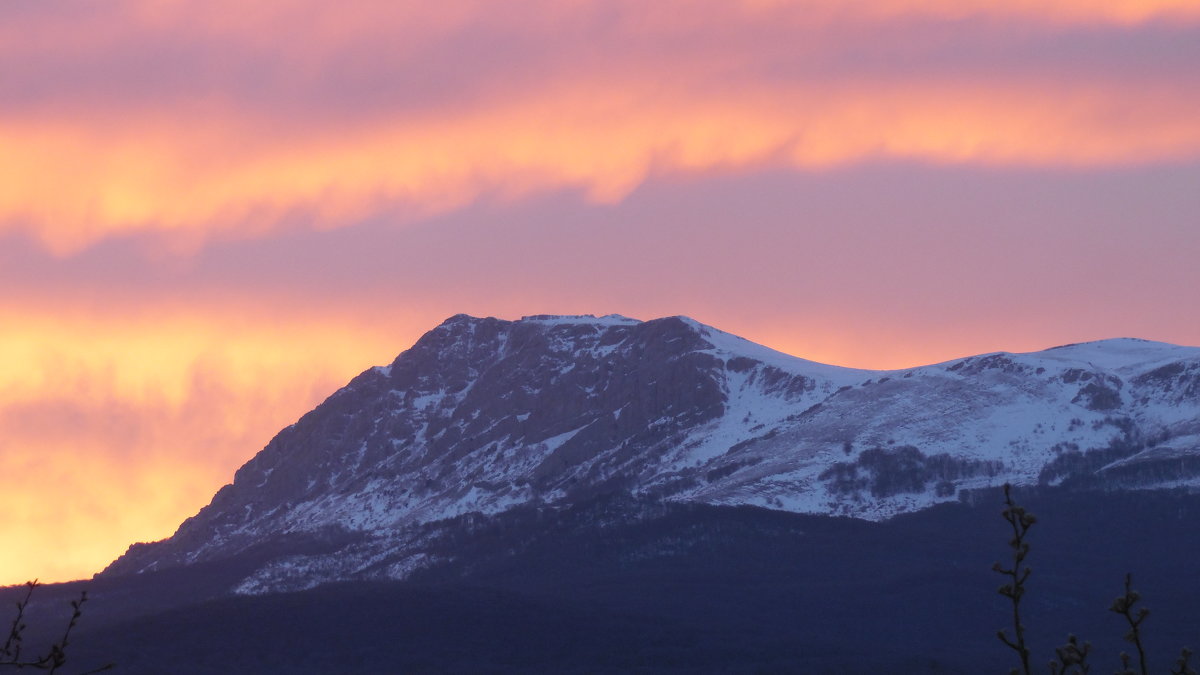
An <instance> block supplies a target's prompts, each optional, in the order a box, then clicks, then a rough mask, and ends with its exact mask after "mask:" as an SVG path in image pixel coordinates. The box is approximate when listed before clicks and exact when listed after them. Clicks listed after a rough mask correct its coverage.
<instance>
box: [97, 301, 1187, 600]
mask: <svg viewBox="0 0 1200 675" xmlns="http://www.w3.org/2000/svg"><path fill="white" fill-rule="evenodd" d="M1192 357H1200V349H1197V348H1190V347H1176V346H1174V345H1165V344H1162V343H1154V342H1149V341H1145V340H1132V339H1117V340H1102V341H1098V342H1092V343H1084V344H1079V345H1067V346H1063V347H1060V348H1057V349H1051V350H1047V351H1044V352H1035V353H1031V354H1004V353H998V354H986V355H981V356H975V357H969V358H966V359H961V360H958V361H954V362H947V364H938V365H933V366H924V367H919V368H913V369H907V370H904V371H869V370H855V369H850V368H841V367H837V366H830V365H824V364H819V363H814V362H811V361H806V360H804V359H800V358H797V357H794V356H790V355H787V354H783V353H780V352H777V351H775V350H772V349H769V348H767V347H764V346H762V345H759V344H756V343H754V342H751V341H749V340H746V339H743V338H741V337H738V336H736V335H732V334H729V333H725V332H723V331H720V330H718V329H716V328H713V327H711V326H707V325H705V324H702V323H700V322H698V321H696V320H694V319H691V318H689V317H686V316H670V317H663V318H658V319H652V320H648V321H639V320H636V319H631V318H628V317H624V316H619V315H607V316H599V317H597V316H593V315H531V316H525V317H523V318H521V319H519V320H516V321H511V320H502V319H497V318H494V317H486V318H478V317H473V316H469V315H466V314H458V315H455V316H452V317H450V318H448V319H446V320H445V321H444V322H442V323H441V324H440V325H439V326H437V327H436V328H434V329H433V330H431V331H429V332H428V333H426V334H425V335H424V336H422V337H421V338H420V340H418V341H417V343H416V344H414V345H413V346H412V347H411V348H410V349H408V350H406V351H405V352H403V353H401V354H400V355H399V356H398V357H397V358H396V359H395V360H394V361H393V362H392V364H391V365H390V366H388V367H383V368H372V369H370V370H367V371H365V372H364V373H363V374H362V375H360V376H359V377H357V378H355V379H354V380H352V381H351V382H350V383H349V384H347V385H346V386H345V387H343V388H342V389H340V390H339V391H337V392H336V393H334V394H333V395H332V396H330V397H329V398H328V399H327V400H326V401H325V402H324V403H322V404H321V405H320V406H318V407H317V408H316V409H314V410H313V411H311V412H309V413H308V414H306V415H305V416H304V417H302V418H301V419H300V420H299V421H298V422H297V423H296V424H293V425H291V426H289V427H287V428H285V429H284V430H282V431H280V432H279V434H278V435H277V436H276V437H275V438H274V439H272V440H271V442H270V443H269V444H268V445H267V446H266V447H265V448H264V449H263V450H262V451H261V452H259V453H258V455H256V456H255V457H254V458H253V459H251V460H250V461H249V462H247V463H246V464H245V465H244V466H243V467H242V468H241V469H239V470H238V472H237V474H236V475H235V479H234V482H233V484H232V485H229V486H226V487H225V488H222V489H221V491H219V492H218V493H217V494H216V495H215V496H214V498H213V500H212V503H211V504H210V505H209V506H207V507H205V508H204V509H203V510H201V511H200V513H198V514H197V515H196V516H194V517H193V518H191V519H189V520H188V521H186V522H185V523H184V524H183V525H181V526H180V528H179V531H178V532H177V533H176V534H175V535H174V536H173V537H172V538H171V539H169V540H166V541H164V542H160V543H158V544H153V545H149V546H145V547H140V548H138V549H136V550H131V551H130V553H128V554H127V555H126V556H125V557H123V558H121V559H120V560H118V561H117V562H115V563H114V564H113V566H112V567H110V570H111V571H112V573H114V574H120V573H125V572H137V571H143V570H147V569H158V568H162V567H169V566H174V565H188V564H193V563H197V562H201V561H206V560H217V559H221V558H223V557H229V556H233V555H240V553H241V552H243V551H246V550H249V548H250V547H253V546H256V545H260V544H262V543H263V542H265V541H269V540H271V539H272V538H273V537H279V536H284V535H287V536H292V535H295V534H304V536H317V535H319V537H318V538H322V537H325V538H327V537H326V534H321V533H329V532H334V533H339V532H340V533H342V534H338V535H337V536H336V537H335V539H337V541H338V542H342V541H343V538H345V537H350V538H349V539H345V542H349V543H345V546H347V547H349V548H345V549H344V550H343V549H338V552H336V553H335V554H331V555H330V557H328V558H320V556H317V557H318V558H320V560H317V559H316V558H314V559H313V560H310V561H309V562H307V563H305V564H304V566H301V567H299V568H292V567H289V565H291V563H290V562H287V561H282V562H279V563H278V564H275V563H272V564H271V565H268V566H267V567H263V568H262V569H261V570H259V571H257V572H255V575H256V576H255V578H256V579H257V581H255V582H254V584H257V586H254V584H251V586H253V587H255V588H268V589H269V588H282V587H284V586H286V584H285V585H280V584H278V583H276V582H275V581H273V580H272V579H273V577H272V575H277V574H284V575H286V574H291V573H292V572H290V571H289V570H292V569H301V568H303V569H305V570H308V572H306V574H310V573H312V574H315V573H314V572H312V571H313V570H316V569H325V568H324V567H322V566H328V569H329V570H332V571H331V572H329V574H330V575H332V576H331V577H330V578H343V577H344V576H345V575H347V574H365V575H368V576H369V575H376V576H377V577H383V578H400V577H403V576H404V575H405V574H406V573H407V572H406V571H405V570H412V569H413V568H414V566H419V565H420V563H419V561H415V560H410V559H409V558H406V557H405V556H410V557H411V555H415V554H413V553H411V552H410V551H409V549H408V548H405V547H406V546H408V545H409V544H404V543H403V541H407V540H406V539H405V537H416V536H418V534H419V532H420V531H423V530H421V528H425V527H427V526H429V527H432V526H433V525H434V524H436V523H439V522H442V521H444V520H446V519H453V518H457V517H459V516H465V515H466V514H478V516H479V517H483V518H486V517H491V516H493V515H495V514H498V513H501V512H505V511H508V510H511V509H514V508H517V507H530V508H540V507H541V506H549V507H551V508H559V507H563V508H566V507H569V506H571V505H572V504H576V503H580V502H581V500H588V499H593V498H596V497H598V496H602V495H607V494H613V493H629V494H632V495H634V496H637V497H639V498H644V499H648V500H651V501H654V500H665V501H674V502H693V503H705V504H716V505H754V506H762V507H768V508H776V509H783V510H789V511H796V512H807V513H832V514H838V515H853V516H858V517H864V518H872V519H884V518H888V517H891V516H892V515H895V514H897V513H900V512H903V511H912V510H916V509H921V508H925V507H928V506H930V505H932V504H935V503H938V502H941V501H948V500H953V499H956V498H958V495H959V493H960V492H962V491H967V492H969V491H972V490H977V489H983V488H988V487H990V486H997V485H1000V484H1003V483H1004V482H1012V483H1014V484H1030V483H1048V484H1058V483H1061V482H1063V481H1064V480H1099V478H1097V476H1100V477H1101V478H1103V479H1104V480H1115V481H1132V482H1133V483H1134V484H1137V485H1141V486H1146V485H1148V486H1151V487H1153V486H1155V485H1159V484H1166V483H1164V481H1167V482H1169V483H1170V484H1172V485H1190V484H1195V485H1197V486H1200V469H1198V470H1196V471H1195V472H1193V473H1187V474H1185V473H1181V472H1184V471H1185V469H1186V470H1189V471H1190V469H1188V467H1190V466H1192V465H1191V464H1184V463H1182V462H1180V461H1179V457H1180V456H1184V455H1187V456H1191V455H1195V456H1200V426H1198V424H1200V422H1198V421H1200V360H1198V359H1197V358H1192ZM1151 443H1153V444H1151ZM1197 466H1200V464H1198V465H1197ZM1138 481H1141V482H1140V483H1138ZM1155 481H1157V482H1155ZM1122 485H1124V483H1122ZM414 533H418V534H414ZM331 536H332V535H331ZM339 537H341V538H339ZM321 540H322V541H325V539H321ZM322 545H325V544H322ZM338 545H339V546H341V545H342V544H338ZM381 561H383V562H381ZM355 565H361V566H362V567H361V569H359V568H354V569H352V570H351V571H349V572H346V570H347V569H349V567H354V566H355ZM348 566H349V567H348ZM339 575H341V576H339ZM318 576H319V575H318Z"/></svg>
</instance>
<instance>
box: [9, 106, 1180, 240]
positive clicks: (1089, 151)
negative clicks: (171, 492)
mask: <svg viewBox="0 0 1200 675" xmlns="http://www.w3.org/2000/svg"><path fill="white" fill-rule="evenodd" d="M1195 98H1200V92H1189V91H1173V90H1171V89H1170V88H1166V87H1164V88H1155V87H1149V86H1147V87H1142V88H1141V91H1139V92H1138V94H1137V96H1136V97H1133V98H1131V96H1130V94H1129V92H1126V91H1123V90H1120V89H1106V88H1089V87H1078V88H1076V89H1075V90H1073V91H1061V92H1060V91H1052V90H1051V86H1050V85H1037V84H1032V85H1021V84H1016V83H999V84H995V85H983V84H979V85H965V84H952V85H948V86H942V85H937V84H932V85H929V84H923V85H915V84H914V85H908V84H901V85H897V84H889V83H879V84H875V85H860V86H854V87H827V88H822V87H813V86H795V87H788V88H782V89H780V88H777V89H764V88H761V87H756V86H754V85H753V84H750V85H748V86H746V87H745V88H744V89H742V90H725V91H722V92H720V93H719V94H715V95H711V96H698V95H696V94H694V93H693V92H691V91H689V90H686V89H685V90H681V91H666V90H662V89H657V90H656V88H655V87H654V85H652V84H642V85H640V86H632V85H631V84H629V83H620V84H619V85H612V86H597V85H594V84H583V85H577V86H570V87H567V86H564V87H561V88H559V89H557V90H555V91H552V92H544V93H540V94H534V95H531V96H524V97H519V98H518V99H515V100H498V101H495V102H493V103H491V104H489V105H487V106H482V107H480V108H479V109H468V110H464V111H461V112H459V113H457V114H453V115H446V116H431V115H426V116H410V117H407V118H398V119H379V120H371V121H369V122H363V123H360V124H358V125H357V126H354V127H351V128H334V129H324V128H314V129H312V131H311V133H307V134H305V133H297V134H294V135H293V134H286V135H282V136H278V137H273V136H272V134H271V132H270V130H269V127H270V120H269V119H262V120H259V121H258V123H257V124H255V123H253V122H251V121H250V120H249V119H240V120H239V119H233V120H224V119H221V118H219V117H218V118H215V119H210V118H203V117H201V116H192V115H183V116H182V117H181V118H180V119H178V120H174V121H171V120H163V119H156V118H153V117H151V118H148V119H130V120H127V121H120V122H118V121H112V123H111V126H110V125H108V124H75V125H74V126H73V125H72V124H71V121H70V120H62V119H59V120H46V119H41V120H36V121H25V120H12V121H10V122H9V123H8V124H5V125H4V127H3V129H4V130H2V131H0V145H3V146H4V147H6V148H9V149H10V150H12V152H11V154H8V155H5V156H3V157H0V227H8V228H9V229H11V228H25V229H29V230H32V231H33V233H35V234H36V236H38V237H39V238H41V239H42V240H43V241H45V242H46V243H47V244H48V245H50V246H51V247H52V248H53V249H55V250H57V251H59V252H62V253H67V252H70V251H73V250H77V249H78V248H80V247H82V246H86V245H88V244H90V243H92V242H94V241H97V240H98V239H100V238H103V237H105V236H110V235H114V234H118V235H119V234H121V233H132V232H139V231H146V230H150V231H166V232H178V233H183V234H184V237H185V238H186V237H188V236H190V237H192V238H196V239H200V240H203V239H205V238H209V237H213V236H216V237H246V236H254V235H257V234H258V233H260V232H261V231H263V230H264V229H269V228H271V227H273V226H274V224H276V223H278V222H280V221H282V220H284V219H285V218H286V217H288V216H290V215H295V214H297V213H301V214H304V215H305V217H306V219H307V220H309V221H311V222H313V223H315V224H316V225H317V226H319V227H320V226H324V227H334V226H339V225H345V224H350V223H353V222H356V221H358V220H360V219H361V218H363V217H365V216H367V215H370V214H373V213H379V212H386V211H389V210H391V211H394V210H395V209H397V208H399V209H402V210H408V211H409V212H411V213H430V212H438V211H444V210H447V209H450V208H454V207H457V206H461V205H463V204H465V203H468V202H469V201H471V200H473V199H475V198H478V197H479V196H481V195H484V194H493V195H500V196H507V197H508V198H513V197H518V196H521V195H525V194H529V193H531V192H536V191H544V190H552V189H560V188H564V187H570V188H579V189H583V190H585V191H586V192H587V194H589V195H590V196H591V197H592V198H593V199H594V200H596V201H600V202H611V201H616V200H619V199H621V198H622V197H624V196H625V195H626V194H627V193H628V192H629V191H630V190H632V189H633V188H634V187H636V186H637V185H638V184H640V183H641V182H642V181H643V180H644V179H645V178H646V177H647V175H648V174H651V173H656V172H657V173H670V172H681V171H682V172H696V171H709V170H737V169H742V168H756V167H761V166H765V165H785V166H793V167H802V168H819V167H826V166H833V165H839V164H845V163H848V162H855V161H863V160H875V159H886V158H916V159H922V160H928V161H934V162H970V163H976V164H990V165H1018V166H1021V165H1029V166H1042V165H1052V166H1064V165H1065V166H1094V165H1119V164H1130V163H1141V162H1152V161H1164V160H1174V159H1184V158H1190V157H1195V156H1197V155H1200V124H1197V123H1196V122H1195V117H1194V115H1192V114H1191V112H1190V111H1191V110H1194V109H1195V106H1196V105H1197V104H1200V101H1194V102H1193V100H1192V99H1195ZM258 130H262V134H259V133H258Z"/></svg>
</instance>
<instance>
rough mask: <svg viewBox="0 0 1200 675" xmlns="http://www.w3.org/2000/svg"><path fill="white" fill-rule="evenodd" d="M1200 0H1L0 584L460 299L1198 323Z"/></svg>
mask: <svg viewBox="0 0 1200 675" xmlns="http://www.w3.org/2000/svg"><path fill="white" fill-rule="evenodd" d="M1196 63H1200V4H1197V3H1196V2H1195V1H1194V0H1159V1H1154V0H1122V1H1111V2H1104V1H1100V0H1065V1H1058V2H1053V1H1045V0H1042V1H1038V2H1033V1H1032V0H1031V1H1024V0H1019V1H1018V0H1003V1H1001V0H864V1H862V2H855V3H844V2H834V1H833V0H742V1H741V2H727V1H718V0H700V1H696V0H688V1H686V2H685V1H684V0H662V1H661V2H654V3H646V2H641V1H637V2H635V1H633V0H605V1H602V0H570V1H563V0H520V1H519V2H517V3H515V5H514V4H513V3H494V2H483V1H482V0H469V1H468V0H460V1H458V2H448V3H441V4H438V5H436V6H433V5H430V3H424V2H422V3H418V2H404V1H396V2H386V3H384V2H349V3H336V4H330V3H320V2H315V0H290V1H289V2H282V1H274V0H271V1H263V2H255V3H251V4H249V5H248V4H246V3H244V2H238V3H234V2H232V0H207V1H204V2H201V1H200V0H172V1H170V2H162V1H153V2H152V1H149V0H114V2H111V3H105V4H104V6H103V8H101V7H99V6H95V5H91V4H81V3H76V2H68V1H66V0H12V1H10V2H7V3H4V4H3V5H0V284H2V285H3V287H4V288H5V289H6V292H5V293H4V294H3V295H2V296H0V468H2V469H3V470H4V471H5V475H8V476H19V477H24V478H25V479H23V480H16V481H10V482H9V484H10V487H9V488H7V489H6V490H5V491H4V492H2V493H0V508H2V509H3V510H2V511H0V512H2V513H6V514H8V517H7V518H4V519H3V520H0V537H4V538H5V540H6V541H8V542H12V544H11V545H9V546H7V547H5V548H4V550H3V551H0V583H15V582H21V581H23V580H25V579H26V578H33V577H40V578H41V579H42V580H43V581H46V580H63V579H69V578H77V577H80V576H87V575H89V574H91V573H92V572H94V571H97V570H98V569H100V568H101V567H103V566H104V565H105V564H106V563H107V562H108V561H110V560H111V559H112V558H113V557H115V556H116V555H118V554H120V553H121V552H122V551H123V550H124V548H125V547H126V546H127V545H128V544H129V543H131V542H133V541H141V540H150V539H156V538H161V537H164V536H167V535H169V534H170V533H171V532H172V531H173V530H174V528H175V526H177V525H178V523H179V522H180V521H181V520H182V519H183V518H185V517H187V516H189V515H191V514H192V513H194V512H195V511H196V510H197V509H198V508H199V507H200V506H202V505H203V504H204V503H206V502H207V500H208V498H209V497H210V496H211V495H212V493H213V492H215V490H216V489H217V488H219V487H220V485H222V484H223V483H224V482H226V481H228V480H229V479H230V478H231V476H232V473H233V471H234V470H235V469H236V468H237V466H239V465H240V464H241V463H242V462H244V461H245V460H246V459H248V458H249V457H251V456H252V455H253V454H254V452H256V451H257V450H258V449H259V448H261V447H262V446H263V445H264V444H265V443H266V442H267V441H268V440H269V439H270V437H271V436H272V435H273V434H274V433H275V432H276V431H277V430H278V429H279V428H281V427H282V426H284V425H286V424H289V423H291V422H292V421H294V420H295V419H296V418H297V417H298V416H299V415H300V414H302V413H303V412H305V411H307V410H308V409H310V408H311V407H312V406H313V405H315V404H316V403H318V402H319V401H320V400H322V399H323V398H324V397H325V396H327V395H328V394H329V393H332V391H333V390H334V389H335V388H336V387H337V386H340V385H341V384H343V383H344V382H345V381H346V380H348V379H349V378H350V377H352V376H353V375H354V374H357V373H358V372H360V371H361V370H363V369H365V368H367V367H369V366H371V365H377V364H382V363H386V362H388V361H390V360H391V359H392V358H393V357H394V356H395V354H396V353H398V352H399V351H401V350H402V349H404V348H405V347H407V346H408V345H409V344H411V343H412V342H413V341H414V340H415V339H416V338H417V337H418V336H419V335H420V334H421V333H422V332H423V331H425V330H427V329H429V328H431V327H432V326H434V325H435V324H436V323H438V322H439V321H441V320H442V319H444V318H445V317H447V316H449V315H451V314H454V313H458V312H468V313H473V314H477V315H496V316H501V317H504V318H516V317H519V316H520V315H522V314H534V313H546V312H562V313H596V314H605V313H611V312H617V313H623V314H627V315H631V316H635V317H638V318H653V317H655V316H661V315H669V314H687V315H691V316H694V317H695V318H697V319H699V320H701V321H704V322H707V323H711V324H713V325H716V326H717V327H719V328H722V329H725V330H729V331H731V332H735V333H738V334H741V335H744V336H745V337H748V338H751V339H755V340H758V341H760V342H763V343H766V344H768V345H770V346H773V347H776V348H778V349H781V350H783V351H788V352H790V353H794V354H797V355H799V356H804V357H806V358H810V359H815V360H820V361H826V362H832V363H839V364H844V365H852V366H860V367H880V368H893V367H904V366H911V365H917V364H923V363H929V362H935V361H941V360H945V359H949V358H953V357H957V356H962V355H965V354H969V353H976V352H983V351H990V350H1000V349H1005V350H1012V351H1021V350H1033V349H1039V348H1043V347H1047V346H1051V345H1054V344H1059V343H1063V342H1070V341H1078V340H1086V339H1097V338H1103V337H1113V336H1117V335H1130V336H1138V337H1146V338H1151V339H1161V340H1168V341H1174V342H1182V343H1190V344H1200V319H1198V318H1197V317H1198V316H1200V312H1197V311H1196V310H1197V309H1200V307H1198V305H1197V302H1196V298H1195V293H1194V290H1193V289H1195V288H1198V287H1200V272H1198V271H1197V266H1196V265H1195V264H1194V252H1195V251H1196V250H1200V233H1198V231H1197V230H1200V228H1197V227H1196V225H1195V223H1196V218H1195V214H1196V213H1200V114H1198V112H1197V111H1200V74H1198V73H1200V71H1197V69H1196V67H1195V64H1196Z"/></svg>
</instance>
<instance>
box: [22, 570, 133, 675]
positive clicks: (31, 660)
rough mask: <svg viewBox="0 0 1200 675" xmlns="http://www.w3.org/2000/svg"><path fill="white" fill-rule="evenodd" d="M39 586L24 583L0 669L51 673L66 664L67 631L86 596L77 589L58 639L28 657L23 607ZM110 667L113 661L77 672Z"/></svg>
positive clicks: (80, 612) (71, 626) (87, 672)
mask: <svg viewBox="0 0 1200 675" xmlns="http://www.w3.org/2000/svg"><path fill="white" fill-rule="evenodd" d="M40 585H41V584H39V583H38V582H37V580H36V579H35V580H33V581H29V582H26V583H25V596H24V597H23V598H21V599H20V600H18V601H17V615H16V616H15V617H14V618H13V621H12V625H11V626H10V627H9V629H8V637H7V638H6V639H5V640H4V646H3V648H0V668H13V669H17V670H20V669H25V668H29V669H33V670H45V671H47V672H49V673H51V674H52V675H53V674H54V673H57V672H58V671H59V669H60V668H62V667H63V666H64V665H66V663H67V645H69V644H70V643H71V631H72V630H74V628H75V626H76V624H78V623H79V617H81V616H83V605H84V603H86V602H87V599H88V597H87V591H83V592H81V593H80V594H79V599H78V600H72V601H71V619H70V620H69V621H68V622H67V627H66V628H65V629H64V630H63V632H62V635H61V636H60V637H59V638H58V640H57V641H55V642H53V643H51V644H50V646H49V647H48V648H47V649H46V651H45V652H37V653H35V654H34V655H33V656H29V655H28V654H27V653H25V652H24V650H23V648H24V636H25V629H26V628H28V626H27V625H26V624H25V610H26V609H28V607H29V602H30V600H32V599H33V591H34V589H35V588H37V587H38V586H40ZM112 668H113V664H111V663H109V664H106V665H103V666H101V667H99V668H94V669H92V670H89V671H86V672H85V673H82V674H81V675H91V674H92V673H99V672H102V671H105V670H111V669H112Z"/></svg>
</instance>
